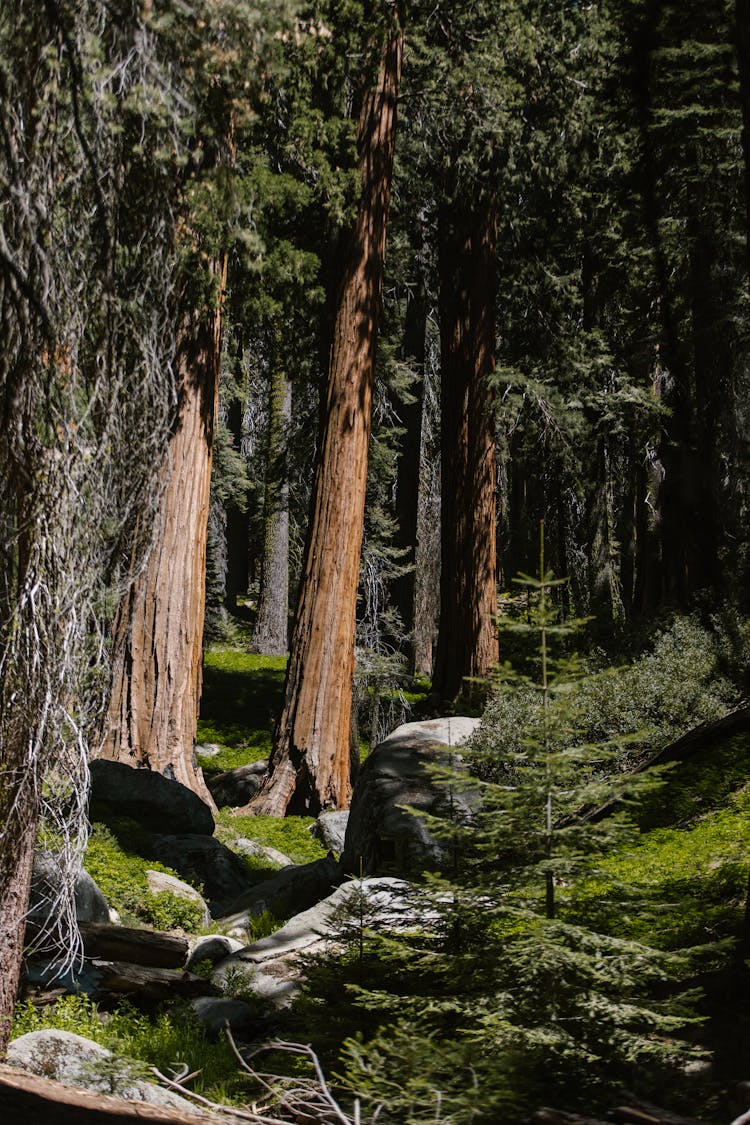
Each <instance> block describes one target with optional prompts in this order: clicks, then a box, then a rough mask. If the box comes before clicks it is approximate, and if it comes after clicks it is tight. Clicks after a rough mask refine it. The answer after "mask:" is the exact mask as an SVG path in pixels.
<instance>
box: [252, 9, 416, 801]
mask: <svg viewBox="0 0 750 1125" xmlns="http://www.w3.org/2000/svg"><path fill="white" fill-rule="evenodd" d="M402 54H403V35H402V32H401V30H400V28H398V27H397V26H394V28H393V30H392V31H391V32H390V33H389V36H388V38H387V41H386V44H385V48H384V51H383V55H382V58H381V63H380V71H379V76H378V81H377V85H376V88H375V89H374V90H372V91H370V92H368V93H367V95H366V96H365V98H364V102H363V106H362V110H361V113H360V117H359V128H358V145H359V154H360V156H359V171H360V176H361V182H362V197H361V205H360V209H359V214H358V218H357V222H356V227H355V230H354V232H353V241H352V251H351V254H350V255H349V258H348V261H347V264H346V268H345V272H344V275H343V279H342V284H341V287H340V290H339V296H338V301H337V305H336V317H335V322H334V328H333V337H332V344H331V353H330V362H329V370H328V388H327V397H326V408H325V420H324V426H323V434H322V441H321V449H320V455H319V459H318V466H317V469H316V476H315V483H314V487H313V507H312V521H311V530H310V536H309V540H308V544H307V550H306V554H305V562H304V566H303V574H302V582H301V587H300V597H299V602H298V606H297V612H296V616H295V625H294V632H293V636H292V643H291V652H290V658H289V665H288V668H287V678H286V686H285V704H284V708H283V711H282V714H281V718H280V719H279V724H278V726H277V729H276V736H275V745H274V751H273V755H272V758H271V772H270V775H269V777H268V778H267V779H266V781H265V783H264V785H263V786H262V788H261V790H260V792H259V794H258V795H257V797H256V798H255V799H254V801H253V802H252V808H253V811H255V812H259V813H271V814H275V815H283V814H284V813H287V812H290V813H296V812H300V813H301V812H310V813H316V812H318V811H319V810H320V809H321V808H322V807H324V806H334V807H339V808H341V807H345V806H346V805H347V804H348V802H349V798H350V794H351V782H350V723H351V704H352V679H353V674H354V629H355V612H356V602H357V585H358V580H359V559H360V550H361V544H362V527H363V520H364V502H365V486H366V480H367V454H368V445H369V440H370V424H371V414H372V388H373V380H374V370H375V353H376V346H377V332H378V321H379V315H380V297H381V289H382V274H383V257H384V251H385V235H386V226H387V216H388V204H389V201H390V192H391V177H392V171H393V152H394V142H395V125H396V102H397V96H398V87H399V81H400V76H401V60H402Z"/></svg>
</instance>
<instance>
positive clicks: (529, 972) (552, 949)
mask: <svg viewBox="0 0 750 1125" xmlns="http://www.w3.org/2000/svg"><path fill="white" fill-rule="evenodd" d="M519 582H520V584H521V586H522V587H523V588H524V589H525V590H527V591H529V592H530V593H531V599H530V601H531V606H530V614H529V620H528V621H527V622H525V623H523V624H520V625H517V626H516V627H517V628H523V629H527V630H530V631H531V632H532V634H533V635H534V636H535V638H536V642H537V650H538V664H539V674H538V677H537V678H536V679H535V680H534V681H533V682H532V681H529V680H526V681H525V682H524V683H523V684H522V690H524V691H532V692H534V693H537V694H538V695H539V696H540V697H541V701H542V709H541V718H540V720H539V723H538V725H537V726H536V727H534V728H532V730H531V731H529V732H527V734H526V736H525V737H524V738H523V739H522V740H521V743H520V746H519V747H518V748H517V749H515V750H513V751H512V752H511V753H510V754H509V756H508V763H507V772H506V774H505V776H504V777H503V778H502V780H501V781H496V782H486V781H485V782H481V783H478V782H477V779H476V778H469V779H468V781H467V778H466V771H465V770H464V771H462V772H461V773H459V772H457V771H456V772H451V771H450V770H445V769H443V771H442V780H443V783H444V784H445V785H446V786H448V787H449V792H450V791H454V792H455V791H457V789H458V788H459V787H464V788H465V787H466V786H467V785H470V786H473V787H474V788H475V789H476V787H477V785H479V786H480V795H481V802H480V803H479V804H478V807H477V809H476V812H475V813H474V815H473V816H472V818H471V819H470V820H469V821H468V822H467V821H466V820H465V819H464V821H463V822H461V821H460V820H459V819H458V817H457V816H456V817H452V816H451V815H450V813H449V814H448V816H447V817H446V819H444V820H442V821H440V820H438V819H436V818H431V819H430V821H429V827H430V830H431V831H432V832H433V833H434V834H435V835H436V836H437V837H438V838H440V839H442V841H443V843H444V845H445V855H446V857H447V860H446V863H445V865H444V870H443V871H442V872H440V873H439V874H431V875H428V876H426V880H425V881H426V890H427V892H428V893H429V896H430V899H431V903H432V909H433V911H434V914H435V919H436V920H435V921H434V922H431V923H430V924H427V925H426V924H425V923H424V920H423V921H422V922H421V923H420V922H418V921H417V922H415V928H414V931H412V932H411V933H410V934H409V935H408V938H405V936H404V935H403V934H401V935H398V934H391V935H389V936H388V937H385V938H383V937H380V938H379V937H375V936H373V937H369V938H368V941H367V943H366V947H365V948H366V954H365V959H366V965H365V968H364V970H363V965H362V952H361V949H362V946H361V944H360V953H359V957H358V965H357V970H358V976H359V979H358V980H357V981H356V982H355V981H354V980H352V981H351V982H350V983H349V984H348V986H347V994H348V999H349V1001H350V1002H351V1004H352V1005H353V1007H354V1009H357V1010H359V1011H360V1012H366V1021H364V1022H363V1024H361V1025H360V1026H361V1029H362V1030H361V1031H360V1036H359V1038H357V1037H355V1038H352V1039H350V1040H349V1041H348V1043H347V1044H346V1047H345V1070H344V1075H343V1081H344V1083H345V1084H346V1085H348V1086H349V1088H350V1089H351V1090H352V1091H353V1092H356V1094H357V1095H358V1096H359V1097H361V1098H362V1099H363V1102H364V1104H365V1105H366V1106H369V1107H371V1108H374V1107H375V1105H377V1104H380V1103H382V1104H383V1105H384V1112H385V1113H386V1114H387V1116H386V1118H385V1119H386V1120H388V1121H393V1122H399V1123H402V1122H403V1123H407V1122H408V1123H409V1125H411V1123H414V1125H416V1123H422V1122H425V1125H426V1123H427V1122H428V1121H429V1122H433V1121H435V1120H438V1121H443V1122H448V1121H449V1122H455V1123H459V1122H468V1121H475V1120H480V1121H490V1120H491V1121H498V1120H508V1121H512V1120H517V1119H518V1115H519V1114H520V1113H522V1112H524V1111H526V1110H527V1109H529V1108H530V1107H532V1106H533V1105H534V1104H539V1103H540V1102H542V1101H543V1102H546V1103H548V1104H554V1105H559V1106H568V1107H571V1108H575V1107H580V1108H584V1109H587V1110H588V1111H589V1112H590V1111H591V1109H592V1107H594V1106H596V1105H597V1103H598V1102H599V1101H600V1100H601V1099H603V1098H604V1097H605V1096H606V1094H607V1093H611V1092H612V1091H613V1090H615V1089H617V1088H618V1087H619V1086H621V1085H623V1084H627V1085H628V1086H630V1087H632V1086H633V1084H637V1083H638V1082H640V1083H641V1084H642V1085H643V1086H644V1087H645V1088H646V1089H647V1090H648V1089H653V1086H649V1083H651V1084H653V1083H657V1082H658V1083H659V1086H660V1096H662V1097H664V1096H668V1091H669V1087H670V1084H674V1083H673V1079H674V1075H675V1074H676V1073H677V1068H679V1066H681V1065H684V1063H685V1061H686V1060H687V1058H689V1057H690V1048H689V1047H688V1046H687V1045H686V1044H685V1043H682V1042H680V1041H679V1040H676V1039H675V1035H676V1034H678V1033H679V1029H680V1028H684V1027H685V1025H686V1024H687V1023H688V1022H690V1017H689V1015H688V1002H689V1000H690V997H688V996H687V995H684V996H677V995H675V993H676V991H677V986H676V985H675V983H674V982H675V981H679V980H680V979H684V978H685V976H686V975H687V972H688V959H687V957H685V956H683V955H680V954H675V953H663V952H660V951H656V950H654V949H651V948H650V947H648V946H647V945H645V944H643V943H640V942H638V941H633V940H627V939H624V938H622V937H615V936H612V935H611V934H609V933H607V932H604V931H603V930H601V931H600V930H598V929H595V928H592V926H591V925H584V924H581V923H580V920H579V919H578V918H577V917H576V911H575V902H574V898H573V891H574V890H575V888H576V886H577V885H578V884H579V883H580V881H581V880H583V879H590V878H591V877H592V876H595V877H596V880H597V885H598V886H599V887H600V888H601V893H602V894H604V895H606V896H609V897H616V896H617V895H619V896H621V897H622V898H623V899H627V897H628V889H627V888H626V887H622V886H619V885H617V883H616V880H615V878H614V877H613V875H612V874H611V873H607V871H606V869H605V867H604V866H603V865H602V862H601V860H602V857H603V856H606V855H607V854H608V853H609V852H611V851H612V850H613V849H614V848H615V846H616V845H619V844H621V843H622V842H623V840H624V839H625V838H627V836H628V835H629V834H632V835H634V834H635V832H636V831H637V829H636V828H634V826H633V823H632V820H631V818H630V817H629V815H628V804H629V803H630V802H633V801H635V798H636V795H637V793H636V789H635V785H634V784H633V780H634V779H633V778H630V777H627V776H626V775H624V774H622V773H617V772H615V773H610V772H609V770H608V761H609V758H610V756H611V755H612V754H613V753H614V752H615V750H616V748H617V747H616V744H613V743H611V742H610V743H605V744H603V745H600V744H591V743H589V742H588V741H587V740H586V739H585V738H581V737H580V731H579V728H578V724H577V717H576V710H575V707H574V706H571V705H570V700H571V697H572V692H571V685H572V684H573V683H575V682H576V681H577V679H578V678H579V677H580V675H581V668H580V661H579V660H578V659H577V657H576V656H575V655H563V656H559V657H558V656H557V655H556V654H555V651H554V650H556V649H557V647H559V645H558V644H557V642H561V641H566V640H567V638H568V636H569V634H570V633H571V631H572V630H573V628H574V625H572V624H571V623H567V624H565V625H562V624H560V623H559V621H558V619H557V613H556V610H555V608H554V606H553V604H552V598H551V593H552V591H553V590H555V589H556V588H558V587H559V583H558V582H557V580H555V579H554V578H553V576H552V575H551V573H550V572H548V571H546V570H545V566H544V554H543V540H542V547H541V558H540V570H539V576H538V577H531V576H528V575H526V576H522V577H521V578H520V579H519ZM509 690H518V687H517V686H516V688H515V689H512V688H509ZM653 784H654V782H653V780H651V779H649V780H643V778H642V775H641V776H639V778H638V780H637V786H638V788H639V789H640V787H641V786H642V785H645V786H647V787H649V788H650V787H651V786H653ZM613 796H616V797H618V798H620V799H621V800H622V801H623V810H622V812H621V813H619V814H618V815H616V816H613V817H609V818H607V819H606V820H602V821H600V822H598V823H591V822H590V821H589V820H587V819H586V810H587V809H590V808H592V807H595V806H596V805H598V804H599V803H601V801H602V800H603V799H610V798H612V797H613ZM448 805H449V807H450V805H451V802H450V801H449V802H448ZM458 807H459V802H456V808H458ZM464 807H465V805H464ZM590 916H591V915H589V917H590ZM423 919H424V915H423ZM363 981H364V982H365V983H363ZM374 1013H379V1020H380V1026H379V1027H378V1030H377V1032H376V1034H375V1035H372V1034H371V1033H370V1034H369V1035H368V1032H367V1030H366V1029H365V1022H366V1023H367V1024H369V1026H370V1027H372V1025H373V1024H374V1023H377V1022H378V1017H376V1016H375V1015H374ZM406 1037H408V1039H409V1042H410V1044H411V1046H410V1047H409V1049H408V1050H406V1049H405V1046H404V1044H405V1038H406ZM415 1073H416V1074H418V1075H419V1078H418V1079H415V1078H413V1077H412V1076H413V1075H414V1074H415ZM670 1075H671V1077H670ZM425 1082H426V1083H427V1086H429V1087H430V1089H431V1091H432V1094H433V1096H432V1097H425V1096H423V1089H422V1088H423V1086H424V1085H425ZM665 1088H666V1090H667V1094H666V1095H665V1093H664V1090H665ZM438 1091H439V1092H440V1093H439V1096H438ZM436 1099H438V1101H439V1103H440V1106H439V1112H440V1114H441V1115H442V1116H436V1114H437V1106H436Z"/></svg>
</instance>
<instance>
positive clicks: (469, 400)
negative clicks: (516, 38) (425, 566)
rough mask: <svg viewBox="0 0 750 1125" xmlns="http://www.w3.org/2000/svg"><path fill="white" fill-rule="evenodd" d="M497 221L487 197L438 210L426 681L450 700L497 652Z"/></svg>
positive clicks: (481, 673) (486, 667)
mask: <svg viewBox="0 0 750 1125" xmlns="http://www.w3.org/2000/svg"><path fill="white" fill-rule="evenodd" d="M496 254H497V222H496V216H495V208H494V201H493V200H492V199H491V198H489V197H486V196H485V197H484V198H482V197H481V196H480V198H479V199H478V200H477V201H476V203H475V206H474V208H473V209H472V210H471V211H466V212H464V211H463V210H462V208H461V205H460V204H458V205H456V206H455V207H453V208H452V209H451V210H450V211H448V209H447V208H446V209H445V210H444V212H443V215H442V216H441V228H440V262H439V265H440V346H441V362H442V390H441V418H442V421H441V429H442V434H441V445H442V448H441V570H440V630H439V634H438V644H437V653H436V656H435V670H434V676H433V687H434V690H435V691H436V692H439V693H440V695H441V696H442V697H443V698H444V699H450V700H452V699H454V698H455V697H456V695H457V694H458V693H459V691H460V690H461V685H462V682H463V680H464V678H466V677H483V676H485V675H486V674H487V672H489V670H490V668H491V667H492V665H493V664H494V663H495V662H496V661H497V659H498V642H497V631H496V627H495V618H496V615H497V589H496V546H495V509H496V502H495V423H494V415H493V411H492V394H491V390H490V386H489V376H490V375H491V373H492V371H493V370H494V368H495V287H496Z"/></svg>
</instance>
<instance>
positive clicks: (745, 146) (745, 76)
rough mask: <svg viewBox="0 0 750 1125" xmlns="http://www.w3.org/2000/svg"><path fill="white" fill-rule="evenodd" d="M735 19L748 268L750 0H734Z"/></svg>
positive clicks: (749, 212)
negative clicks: (743, 161) (740, 103)
mask: <svg viewBox="0 0 750 1125" xmlns="http://www.w3.org/2000/svg"><path fill="white" fill-rule="evenodd" d="M735 19H736V32H737V64H738V67H739V74H740V100H741V102H742V151H743V154H744V157H745V237H746V245H747V263H748V270H750V0H735Z"/></svg>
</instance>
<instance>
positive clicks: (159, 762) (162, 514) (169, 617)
mask: <svg viewBox="0 0 750 1125" xmlns="http://www.w3.org/2000/svg"><path fill="white" fill-rule="evenodd" d="M215 272H216V279H217V288H218V292H217V294H216V297H215V300H216V304H215V305H214V306H213V307H210V308H207V309H205V310H204V311H203V313H202V315H201V314H199V317H200V326H199V329H198V331H197V332H196V331H190V329H189V328H188V326H187V324H186V325H185V326H184V328H183V331H182V338H181V340H180V343H179V347H178V353H177V354H178V358H177V371H178V376H179V380H180V385H179V392H178V393H179V398H178V410H177V418H176V422H175V425H174V428H173V432H172V435H171V438H170V441H169V445H168V448H167V455H166V458H165V462H164V466H163V470H162V489H161V495H160V501H159V508H158V512H157V516H156V524H155V529H154V541H153V548H152V550H151V552H150V553H149V556H148V559H147V561H146V565H145V567H144V568H143V569H142V571H141V573H140V574H138V576H137V578H136V579H135V582H134V583H133V585H132V586H131V588H130V590H129V591H128V593H127V595H126V597H125V598H124V600H123V601H122V603H121V605H120V607H119V610H118V614H117V619H116V622H115V629H114V654H113V677H112V693H111V697H110V703H109V711H108V722H107V729H106V734H105V741H104V746H103V748H102V757H104V758H109V759H112V760H114V761H119V762H125V763H126V764H127V765H131V766H135V767H139V768H147V769H152V770H157V771H158V772H159V773H163V774H165V775H166V776H167V777H170V778H172V779H173V780H175V781H179V782H181V784H182V785H186V786H187V787H188V788H189V789H192V790H194V791H195V792H196V793H198V794H199V795H200V796H201V797H203V799H204V800H205V801H207V802H208V803H210V804H212V805H213V800H212V798H211V796H210V794H209V792H208V789H207V788H206V785H205V783H204V781H203V775H202V774H201V773H200V771H199V770H198V768H197V764H196V762H195V755H194V752H193V743H194V739H195V730H196V725H197V721H198V704H199V702H200V691H201V673H202V663H201V661H202V640H203V617H204V613H205V599H206V539H207V534H208V506H209V491H210V484H211V460H212V451H213V434H214V424H215V418H216V405H217V394H218V381H219V379H218V376H219V358H220V333H221V313H220V299H221V293H222V292H223V287H224V282H225V268H224V267H220V268H217V269H216V271H215Z"/></svg>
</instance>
